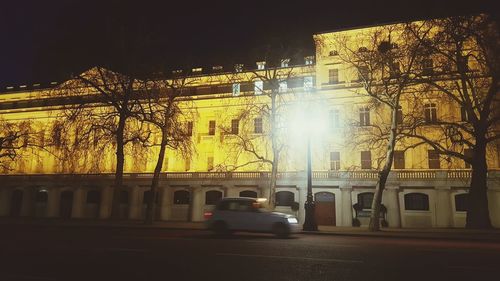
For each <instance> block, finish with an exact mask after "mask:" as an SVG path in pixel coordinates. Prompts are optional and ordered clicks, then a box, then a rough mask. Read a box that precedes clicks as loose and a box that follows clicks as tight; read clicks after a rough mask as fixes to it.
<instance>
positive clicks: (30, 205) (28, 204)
mask: <svg viewBox="0 0 500 281" xmlns="http://www.w3.org/2000/svg"><path fill="white" fill-rule="evenodd" d="M22 190H23V202H22V205H21V206H22V207H21V216H23V217H33V216H34V214H35V212H34V211H35V188H33V187H25V188H23V189H22Z"/></svg>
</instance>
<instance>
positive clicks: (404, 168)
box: [0, 28, 500, 228]
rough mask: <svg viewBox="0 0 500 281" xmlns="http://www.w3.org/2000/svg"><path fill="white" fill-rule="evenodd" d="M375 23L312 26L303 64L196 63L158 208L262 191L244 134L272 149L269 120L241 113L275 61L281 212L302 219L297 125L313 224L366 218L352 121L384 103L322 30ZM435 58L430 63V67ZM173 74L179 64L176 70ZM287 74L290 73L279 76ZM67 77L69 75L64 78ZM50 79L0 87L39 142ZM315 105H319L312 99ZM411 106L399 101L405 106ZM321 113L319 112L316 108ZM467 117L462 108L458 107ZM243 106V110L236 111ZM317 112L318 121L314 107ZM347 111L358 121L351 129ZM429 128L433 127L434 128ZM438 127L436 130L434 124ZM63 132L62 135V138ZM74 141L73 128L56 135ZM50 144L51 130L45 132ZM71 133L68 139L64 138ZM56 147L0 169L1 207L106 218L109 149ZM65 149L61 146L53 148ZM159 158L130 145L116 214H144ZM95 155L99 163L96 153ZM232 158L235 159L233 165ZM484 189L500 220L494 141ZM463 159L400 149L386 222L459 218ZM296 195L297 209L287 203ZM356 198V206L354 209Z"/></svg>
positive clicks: (451, 109) (367, 188)
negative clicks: (187, 146) (309, 173)
mask: <svg viewBox="0 0 500 281" xmlns="http://www.w3.org/2000/svg"><path fill="white" fill-rule="evenodd" d="M369 29H370V28H360V29H351V30H345V31H336V32H328V33H322V34H316V35H314V38H315V42H316V44H317V46H316V54H315V56H309V57H306V58H304V60H303V61H301V62H300V63H297V62H293V64H292V63H291V62H290V60H288V59H282V60H281V65H278V66H268V65H266V62H257V63H256V65H255V67H250V68H249V67H243V66H242V65H236V66H235V68H234V71H230V72H224V71H223V69H222V67H219V66H216V67H213V68H212V69H211V70H210V71H203V69H201V68H197V69H192V71H191V73H190V75H189V76H188V78H187V80H189V87H188V88H189V91H190V99H189V101H185V102H181V103H182V105H181V106H180V107H181V108H183V109H184V110H185V111H189V112H190V114H188V115H187V116H188V117H186V120H185V124H186V127H187V131H188V134H189V135H190V136H191V141H192V145H193V151H192V153H191V154H190V155H188V156H186V155H181V154H180V153H178V152H177V151H175V150H169V151H168V152H167V155H166V159H165V161H164V165H163V172H162V174H161V178H160V190H159V196H158V198H157V199H156V200H157V204H158V207H157V209H156V211H157V214H156V216H157V218H158V219H160V220H176V221H202V220H203V213H204V211H205V210H210V209H211V208H213V205H214V203H215V202H216V201H217V200H219V199H220V198H221V197H233V196H249V197H266V196H267V192H268V191H267V190H266V188H267V186H268V185H269V177H270V172H269V171H270V166H269V165H268V164H264V163H262V162H259V161H255V160H256V159H255V158H254V156H253V155H252V154H251V153H248V152H245V151H244V150H243V149H242V147H241V145H240V144H239V142H238V141H239V140H240V139H241V138H251V139H252V143H253V144H254V145H256V147H257V148H258V150H259V151H260V153H262V154H264V155H266V154H267V155H269V154H270V152H269V149H270V148H269V147H270V143H269V140H268V134H269V131H268V128H269V120H268V118H266V116H262V115H259V114H253V113H248V114H242V113H244V112H245V111H248V108H250V107H251V106H256V105H262V104H265V103H266V102H268V100H267V98H266V95H265V93H266V92H267V91H269V90H270V89H269V86H268V84H267V81H263V80H262V79H258V77H259V73H264V72H266V71H277V73H278V76H279V77H280V79H282V80H281V81H280V82H279V89H278V91H279V92H280V93H281V95H282V96H283V100H282V103H283V106H284V107H285V108H286V110H284V111H282V112H281V113H280V114H281V115H280V119H281V122H282V125H283V127H284V128H286V129H283V130H282V133H283V134H284V135H283V136H282V138H283V139H285V140H286V148H285V149H284V152H283V154H282V157H280V160H279V173H278V180H277V188H276V205H277V206H276V210H278V211H282V212H289V213H294V214H296V215H297V216H298V217H299V219H300V220H301V221H303V219H304V209H303V206H304V202H305V197H306V171H305V169H306V163H305V162H306V161H305V141H304V135H307V136H308V137H310V138H311V144H312V150H313V165H312V167H313V168H312V169H313V192H314V196H315V201H316V205H317V210H316V213H317V214H316V215H317V220H318V224H319V225H337V226H351V225H352V224H353V219H355V218H356V219H358V221H359V222H360V223H361V224H362V225H366V224H367V222H368V217H367V214H369V209H370V206H371V201H372V198H373V192H374V189H375V186H376V185H377V180H378V171H377V170H376V167H377V163H376V162H377V159H378V156H379V154H380V151H377V150H376V149H373V148H369V147H363V146H362V145H361V146H360V145H357V146H352V144H353V139H352V136H354V135H355V134H353V130H355V133H359V134H362V133H363V131H364V130H365V131H366V130H370V129H369V127H370V125H371V124H378V123H379V124H382V123H384V122H387V119H386V118H387V116H388V113H387V112H385V113H384V112H383V111H382V112H380V111H376V110H375V109H374V108H372V107H370V106H369V105H368V104H369V101H368V100H369V99H368V98H367V97H366V96H363V95H360V94H359V93H358V92H357V91H359V89H360V88H361V85H360V81H359V77H358V74H357V73H356V71H353V70H352V69H351V68H349V66H347V65H346V64H345V63H343V61H342V60H341V59H340V57H339V53H338V52H339V50H338V49H336V48H335V47H334V45H333V44H329V43H328V40H329V39H331V38H334V37H335V36H339V35H347V36H350V37H352V38H356V42H358V43H357V44H359V42H360V41H362V40H363V39H360V37H359V36H361V35H362V34H363V32H366V31H367V30H369ZM431 67H432V66H431ZM176 74H178V75H180V74H182V73H179V72H177V73H176ZM283 77H285V78H283ZM62 84H64V83H62ZM62 84H58V85H53V87H49V88H44V89H42V88H37V87H36V85H34V87H29V88H28V87H24V88H15V89H6V91H5V92H4V93H2V94H1V95H0V113H1V116H2V118H3V119H4V120H5V121H9V122H21V121H23V120H29V121H30V122H31V126H33V128H36V131H37V134H38V140H39V141H40V140H41V141H42V144H41V145H40V146H44V145H43V140H47V139H49V138H51V139H52V141H51V144H53V138H54V129H53V128H54V125H53V124H54V123H55V122H56V121H57V119H58V118H60V117H58V116H59V115H58V112H59V111H61V108H60V106H61V104H62V103H63V99H61V98H60V97H57V98H54V97H53V93H54V91H55V90H57V88H58V87H60V86H61V85H62ZM311 104H313V105H314V108H311V107H310V106H311ZM411 107H413V103H412V101H411V100H404V99H403V100H402V102H401V110H402V112H405V111H409V110H410V109H411ZM421 114H422V116H423V117H424V118H427V119H429V120H432V119H440V118H449V117H450V116H451V117H456V118H460V116H461V111H460V108H458V107H456V106H453V104H451V103H449V102H447V101H445V100H441V99H439V98H435V99H431V100H429V101H428V102H426V103H425V104H424V107H423V109H422V112H421ZM316 115H317V116H316ZM462 115H463V114H462ZM242 116H243V117H242ZM314 116H315V118H317V119H313V117H314ZM352 120H355V121H356V122H355V123H356V126H355V127H353V126H352V124H353V122H352ZM430 130H431V131H432V128H431V129H430ZM430 133H435V132H430ZM59 137H61V136H59ZM62 137H63V138H64V137H66V138H68V139H71V136H62ZM46 142H47V143H48V140H47V141H46ZM69 143H71V142H66V144H69ZM58 149H59V148H57V147H55V148H50V149H49V148H47V149H46V150H50V153H49V152H47V151H45V150H44V149H37V148H27V149H24V150H23V151H22V154H23V157H22V158H19V159H17V160H16V162H15V163H14V164H13V166H12V170H10V171H8V170H4V175H2V176H1V180H2V187H1V188H0V215H1V216H35V217H63V218H101V219H105V218H108V217H109V216H110V212H111V199H112V192H113V179H114V173H113V169H114V165H115V162H116V159H115V156H114V151H113V150H112V149H108V150H106V151H105V153H103V154H96V153H92V152H86V153H81V154H76V152H75V154H74V155H71V154H72V153H71V151H69V154H70V156H68V155H67V154H63V153H62V152H61V151H59V152H58ZM59 150H62V149H59ZM156 157H157V149H156V148H148V149H144V148H141V149H138V148H137V149H136V148H134V147H131V148H129V149H128V150H127V156H126V160H125V175H124V185H125V186H124V188H123V190H121V195H122V196H120V209H121V216H122V217H123V218H128V219H141V218H142V217H143V216H144V214H145V208H146V205H145V202H146V201H145V200H146V199H145V198H147V196H148V190H149V187H150V184H151V177H152V171H153V169H154V166H155V163H156ZM96 159H99V161H100V162H99V163H100V164H99V165H95V164H92V163H95V162H96ZM235 167H237V168H236V169H235ZM488 167H489V173H488V198H489V208H490V214H491V220H492V223H493V225H494V226H496V227H500V184H499V181H498V180H499V176H500V171H499V169H500V159H499V153H498V149H497V148H493V149H492V153H489V154H488ZM470 174H471V172H470V167H469V166H467V164H466V163H464V162H463V161H459V160H456V159H444V158H443V157H440V155H438V154H436V153H434V152H433V150H432V149H431V148H430V147H429V146H426V145H420V146H416V147H415V148H411V149H407V150H403V149H399V148H398V150H397V152H396V154H395V161H394V164H393V170H392V172H391V174H390V177H389V181H388V183H387V189H386V190H385V192H384V196H383V200H382V203H383V204H384V205H385V207H386V210H387V211H386V213H385V217H386V220H387V223H388V225H389V227H409V228H411V227H463V226H464V224H465V216H466V212H465V208H466V206H465V205H466V194H467V192H468V185H469V181H470ZM293 202H298V203H299V206H300V207H299V209H298V210H296V209H295V208H292V205H294V204H293ZM355 204H357V206H359V209H355V208H353V205H355Z"/></svg>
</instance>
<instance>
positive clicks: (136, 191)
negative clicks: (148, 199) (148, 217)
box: [129, 185, 142, 220]
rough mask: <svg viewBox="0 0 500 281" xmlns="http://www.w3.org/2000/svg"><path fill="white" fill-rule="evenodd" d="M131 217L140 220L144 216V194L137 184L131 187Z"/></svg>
mask: <svg viewBox="0 0 500 281" xmlns="http://www.w3.org/2000/svg"><path fill="white" fill-rule="evenodd" d="M129 196H130V200H129V219H131V220H138V219H141V218H142V216H141V215H142V200H141V199H142V196H141V188H140V186H138V185H136V186H133V187H132V188H131V189H130V194H129Z"/></svg>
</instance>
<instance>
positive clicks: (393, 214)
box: [382, 186, 401, 228]
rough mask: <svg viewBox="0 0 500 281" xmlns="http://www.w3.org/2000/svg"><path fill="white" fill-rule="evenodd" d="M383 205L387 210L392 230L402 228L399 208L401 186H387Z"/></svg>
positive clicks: (388, 221)
mask: <svg viewBox="0 0 500 281" xmlns="http://www.w3.org/2000/svg"><path fill="white" fill-rule="evenodd" d="M382 203H383V204H384V205H385V207H386V208H387V223H388V224H389V227H391V228H401V210H400V208H399V186H386V187H385V190H384V196H383V199H382Z"/></svg>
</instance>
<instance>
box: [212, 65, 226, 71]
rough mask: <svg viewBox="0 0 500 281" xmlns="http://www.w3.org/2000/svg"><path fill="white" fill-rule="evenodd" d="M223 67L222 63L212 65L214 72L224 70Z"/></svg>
mask: <svg viewBox="0 0 500 281" xmlns="http://www.w3.org/2000/svg"><path fill="white" fill-rule="evenodd" d="M222 70H223V67H222V65H214V66H212V72H222Z"/></svg>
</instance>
